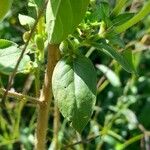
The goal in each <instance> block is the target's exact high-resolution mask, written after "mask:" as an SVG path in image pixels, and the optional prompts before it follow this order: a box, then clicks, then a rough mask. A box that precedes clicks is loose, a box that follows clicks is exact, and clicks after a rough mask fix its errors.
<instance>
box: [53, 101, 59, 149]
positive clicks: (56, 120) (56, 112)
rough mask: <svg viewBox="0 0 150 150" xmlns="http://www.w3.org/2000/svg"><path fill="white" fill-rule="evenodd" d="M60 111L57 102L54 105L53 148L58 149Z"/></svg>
mask: <svg viewBox="0 0 150 150" xmlns="http://www.w3.org/2000/svg"><path fill="white" fill-rule="evenodd" d="M59 120H60V113H59V110H58V107H57V105H56V103H55V105H54V127H53V128H54V134H53V142H54V147H53V150H58V149H59V141H58V133H59V127H60V122H59Z"/></svg>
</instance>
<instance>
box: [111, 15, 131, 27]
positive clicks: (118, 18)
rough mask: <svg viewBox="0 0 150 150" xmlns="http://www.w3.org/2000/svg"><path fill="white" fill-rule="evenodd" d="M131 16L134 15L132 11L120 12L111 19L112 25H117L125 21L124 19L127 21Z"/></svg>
mask: <svg viewBox="0 0 150 150" xmlns="http://www.w3.org/2000/svg"><path fill="white" fill-rule="evenodd" d="M133 16H134V13H124V14H120V15H118V16H116V17H115V18H114V19H113V20H112V25H113V26H119V25H121V24H123V23H125V22H126V21H128V20H129V19H131V18H132V17H133Z"/></svg>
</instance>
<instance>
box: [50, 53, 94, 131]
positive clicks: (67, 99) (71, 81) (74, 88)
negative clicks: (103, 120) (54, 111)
mask: <svg viewBox="0 0 150 150" xmlns="http://www.w3.org/2000/svg"><path fill="white" fill-rule="evenodd" d="M52 88H53V94H54V98H55V101H56V103H57V105H58V108H59V110H60V111H61V113H62V115H63V116H64V117H65V118H67V119H68V120H69V121H71V123H72V126H73V128H74V129H76V130H77V131H78V132H79V133H80V132H82V130H83V128H84V127H85V126H86V124H87V123H88V121H89V119H90V117H91V114H92V111H93V107H94V105H95V101H96V72H95V69H94V67H93V65H92V63H91V62H90V61H89V59H88V58H86V57H84V56H77V57H76V58H71V57H64V58H62V59H61V60H60V61H59V62H58V64H57V65H56V67H55V69H54V73H53V77H52Z"/></svg>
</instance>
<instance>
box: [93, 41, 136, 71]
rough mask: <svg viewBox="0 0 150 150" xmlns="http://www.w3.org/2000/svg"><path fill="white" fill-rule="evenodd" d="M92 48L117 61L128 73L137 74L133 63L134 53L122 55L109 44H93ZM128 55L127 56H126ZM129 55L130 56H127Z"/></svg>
mask: <svg viewBox="0 0 150 150" xmlns="http://www.w3.org/2000/svg"><path fill="white" fill-rule="evenodd" d="M92 46H94V47H95V48H97V49H98V50H100V51H102V52H104V53H105V54H107V55H109V56H110V57H112V58H113V59H115V60H116V61H117V62H118V63H119V64H120V65H121V66H122V67H123V68H124V69H125V70H126V71H127V72H130V73H136V70H135V67H134V64H133V61H132V52H131V51H130V52H129V51H128V52H127V54H126V53H125V54H121V53H119V52H117V51H116V50H115V49H113V48H112V47H111V46H109V45H108V44H107V43H105V44H104V43H100V44H99V43H92ZM125 55H126V56H125ZM127 55H128V56H127Z"/></svg>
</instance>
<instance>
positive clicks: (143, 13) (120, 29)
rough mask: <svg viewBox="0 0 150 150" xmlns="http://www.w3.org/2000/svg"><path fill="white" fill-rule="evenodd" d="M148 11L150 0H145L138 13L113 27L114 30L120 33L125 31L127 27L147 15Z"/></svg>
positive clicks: (149, 9) (149, 10)
mask: <svg viewBox="0 0 150 150" xmlns="http://www.w3.org/2000/svg"><path fill="white" fill-rule="evenodd" d="M149 13H150V1H149V2H147V3H146V4H145V5H144V7H143V8H142V9H141V11H140V12H139V13H137V15H136V16H134V17H133V18H131V19H130V20H129V21H127V22H125V23H124V24H122V25H120V26H117V27H116V28H115V32H117V33H121V32H124V31H126V30H127V29H128V28H130V27H132V26H133V25H135V24H136V23H138V22H139V21H141V20H142V19H143V18H144V17H145V16H147V15H148V14H149Z"/></svg>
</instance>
